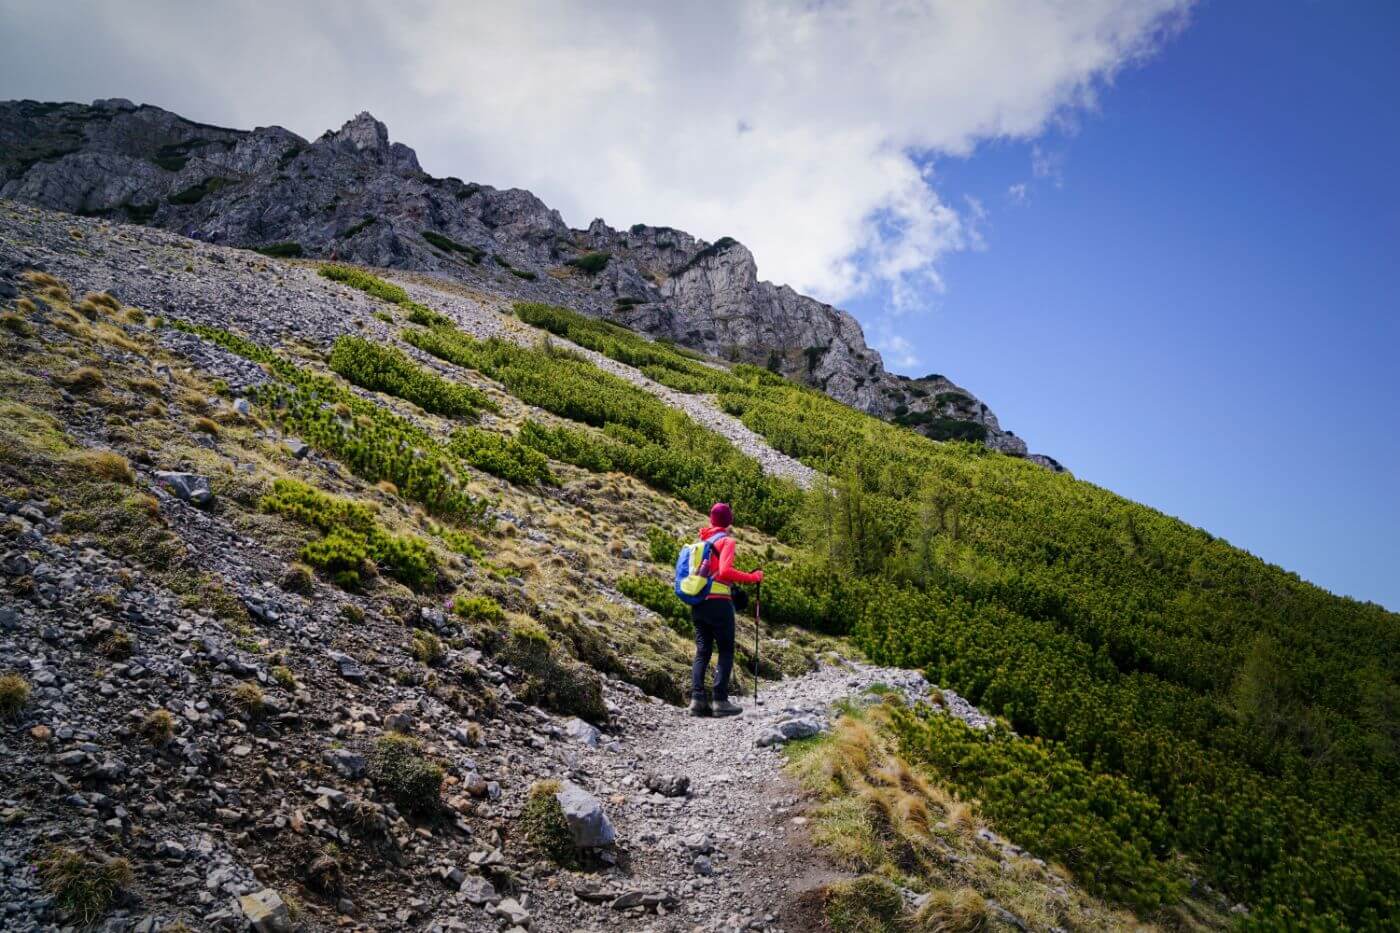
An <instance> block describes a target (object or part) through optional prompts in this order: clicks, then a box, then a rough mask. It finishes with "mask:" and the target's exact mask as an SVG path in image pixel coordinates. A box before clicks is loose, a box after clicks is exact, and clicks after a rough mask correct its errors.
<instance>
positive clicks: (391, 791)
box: [369, 732, 443, 815]
mask: <svg viewBox="0 0 1400 933" xmlns="http://www.w3.org/2000/svg"><path fill="white" fill-rule="evenodd" d="M369 776H370V780H372V781H374V783H375V786H377V787H378V788H379V789H380V790H381V791H382V792H383V793H384V794H386V795H387V796H388V797H389V799H391V800H393V801H394V803H395V804H396V805H397V806H398V808H399V809H400V810H403V811H404V812H407V813H416V814H420V815H430V814H432V813H434V812H436V811H437V809H438V807H439V806H440V805H441V794H442V778H443V771H442V768H441V767H439V766H438V764H437V763H436V762H434V761H433V760H432V759H431V758H429V757H428V756H427V755H426V754H424V752H423V746H422V743H420V742H419V741H418V740H417V739H415V738H412V737H411V736H407V735H403V734H402V733H398V732H390V733H387V734H385V735H383V736H381V737H380V738H379V741H377V742H376V743H375V746H374V751H373V753H371V755H370V763H369Z"/></svg>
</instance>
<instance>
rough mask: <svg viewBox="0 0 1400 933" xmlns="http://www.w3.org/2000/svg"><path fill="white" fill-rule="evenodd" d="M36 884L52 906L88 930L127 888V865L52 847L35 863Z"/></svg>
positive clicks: (129, 875) (127, 863)
mask: <svg viewBox="0 0 1400 933" xmlns="http://www.w3.org/2000/svg"><path fill="white" fill-rule="evenodd" d="M37 868H38V874H39V880H40V881H42V882H43V885H44V888H45V890H47V891H48V892H49V893H50V894H52V895H53V898H54V903H55V904H56V905H57V906H58V907H59V908H60V909H62V910H64V911H67V912H68V914H69V915H70V916H72V917H73V919H75V920H77V921H78V922H79V923H80V924H82V925H84V926H90V925H91V924H93V923H95V922H96V921H97V920H98V919H99V918H100V917H102V916H103V915H104V914H105V913H107V911H108V910H110V909H111V907H112V905H113V904H115V903H116V901H117V898H118V897H120V896H121V894H122V891H123V890H124V889H125V888H126V887H127V886H128V885H130V884H131V879H132V875H131V864H130V863H129V862H127V860H126V859H123V858H112V859H103V858H96V857H93V856H90V855H88V854H86V853H83V852H78V851H76V850H74V849H67V848H62V847H55V848H53V849H50V850H49V852H48V853H47V854H46V855H45V856H44V857H43V859H41V860H40V861H39V864H38V866H37Z"/></svg>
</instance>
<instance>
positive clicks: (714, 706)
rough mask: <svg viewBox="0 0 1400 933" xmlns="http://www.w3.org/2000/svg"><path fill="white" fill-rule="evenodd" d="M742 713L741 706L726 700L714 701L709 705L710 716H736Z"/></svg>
mask: <svg viewBox="0 0 1400 933" xmlns="http://www.w3.org/2000/svg"><path fill="white" fill-rule="evenodd" d="M743 711H744V708H743V707H742V706H737V705H735V704H734V703H730V702H729V701H728V700H715V701H714V702H713V703H711V704H710V715H712V716H738V715H739V714H740V713H742V712H743Z"/></svg>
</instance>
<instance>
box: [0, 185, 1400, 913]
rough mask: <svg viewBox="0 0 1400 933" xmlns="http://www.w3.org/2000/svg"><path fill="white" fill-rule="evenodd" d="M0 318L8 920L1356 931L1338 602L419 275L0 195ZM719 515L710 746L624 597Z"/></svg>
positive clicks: (1378, 813) (1364, 767)
mask: <svg viewBox="0 0 1400 933" xmlns="http://www.w3.org/2000/svg"><path fill="white" fill-rule="evenodd" d="M0 298H3V300H4V302H5V307H6V310H5V311H4V312H3V317H0V338H2V339H3V347H0V382H2V383H3V387H4V388H3V394H2V395H0V398H3V402H0V404H3V406H4V408H5V411H4V415H5V417H4V418H3V419H0V433H3V434H4V437H3V438H0V440H3V444H0V450H3V454H0V483H3V486H2V487H0V495H3V499H0V505H3V511H4V513H5V522H4V525H3V535H4V538H3V541H0V553H2V554H3V556H2V557H0V597H3V602H0V677H2V678H3V679H0V717H3V722H0V737H2V738H3V743H0V755H3V756H4V760H3V764H4V767H3V769H0V770H2V771H3V774H4V775H5V779H4V782H3V786H0V819H3V820H4V821H5V824H6V831H5V833H4V836H3V842H0V872H3V874H0V884H2V885H3V886H4V896H3V897H0V903H3V904H4V906H3V907H0V910H3V911H5V912H6V913H5V914H4V918H5V923H6V926H7V927H8V926H11V925H13V926H14V927H16V928H19V929H30V928H44V927H49V926H58V925H62V924H65V923H85V924H103V925H106V926H107V927H109V928H111V929H114V930H117V929H143V930H158V929H172V928H173V929H179V928H182V925H183V927H184V928H200V929H203V928H225V929H247V928H250V927H251V928H253V929H258V930H281V929H290V928H304V929H319V928H323V927H325V928H329V927H332V926H336V927H339V926H360V927H365V928H373V929H395V928H403V929H410V928H412V929H441V930H448V929H466V930H473V929H482V930H485V929H497V930H502V929H505V930H509V929H513V928H517V927H518V928H521V929H535V930H573V929H599V928H604V927H619V926H620V927H622V928H635V929H653V930H737V929H753V930H804V929H830V930H834V931H854V930H889V931H893V930H905V929H928V930H951V929H984V928H1007V929H1010V928H1021V929H1047V930H1048V929H1056V928H1063V929H1120V928H1133V929H1139V928H1144V927H1147V928H1152V927H1161V928H1167V929H1203V928H1219V927H1223V926H1228V925H1235V926H1242V927H1245V926H1255V927H1259V928H1272V927H1276V926H1277V925H1279V924H1286V923H1303V922H1307V923H1312V924H1315V925H1328V924H1331V925H1337V926H1340V925H1350V926H1353V927H1358V928H1364V927H1372V928H1384V927H1385V926H1386V925H1387V924H1388V923H1390V922H1391V920H1392V918H1393V916H1394V911H1393V910H1391V909H1390V907H1391V905H1392V904H1393V902H1394V897H1395V890H1396V887H1395V884H1394V872H1395V866H1396V860H1395V859H1394V857H1393V855H1394V835H1393V831H1392V829H1390V828H1389V827H1390V825H1391V823H1390V821H1391V820H1392V818H1393V815H1394V814H1393V813H1392V812H1391V811H1392V810H1393V799H1394V798H1393V795H1391V796H1387V793H1386V788H1387V787H1388V786H1389V779H1388V778H1387V777H1386V775H1387V774H1390V773H1393V770H1390V771H1388V770H1387V768H1388V763H1389V762H1393V761H1394V755H1395V749H1394V745H1393V735H1394V733H1393V730H1392V731H1391V732H1387V731H1386V729H1387V727H1388V725H1393V722H1394V714H1393V710H1394V705H1393V700H1394V697H1395V695H1396V694H1395V685H1394V674H1393V671H1394V670H1395V667H1394V666H1393V665H1390V666H1387V665H1386V663H1385V661H1386V659H1393V658H1394V657H1395V644H1394V640H1393V633H1394V631H1395V629H1394V621H1395V620H1394V617H1393V616H1389V615H1388V614H1385V613H1384V612H1383V611H1381V610H1379V609H1378V607H1367V606H1364V605H1361V604H1355V603H1351V602H1349V601H1345V600H1338V599H1336V598H1335V597H1331V596H1330V595H1329V594H1325V593H1321V592H1320V591H1317V590H1315V589H1313V588H1310V587H1308V586H1307V585H1306V584H1304V583H1302V582H1301V581H1298V580H1297V579H1296V578H1291V577H1289V576H1287V575H1284V574H1282V573H1281V572H1279V571H1277V569H1276V568H1269V567H1266V566H1265V565H1262V564H1260V563H1259V562H1258V561H1255V560H1254V559H1253V558H1250V557H1249V556H1248V555H1245V554H1243V553H1242V552H1238V551H1236V550H1234V549H1232V548H1229V547H1228V545H1226V544H1225V543H1223V542H1217V541H1214V540H1213V539H1210V538H1209V536H1206V535H1204V533H1202V532H1199V531H1197V530H1195V529H1187V528H1185V526H1181V525H1180V524H1179V523H1175V522H1173V521H1172V520H1170V519H1168V518H1166V517H1165V516H1160V515H1158V514H1157V513H1152V512H1150V510H1146V509H1143V508H1142V507H1140V506H1136V505H1134V504H1132V503H1126V502H1124V501H1123V500H1120V499H1117V498H1116V497H1112V496H1111V495H1109V494H1107V493H1104V492H1103V491H1101V490H1097V489H1095V488H1094V487H1090V486H1088V485H1087V484H1082V483H1078V482H1076V481H1074V480H1073V479H1072V478H1070V477H1068V476H1064V475H1056V474H1053V473H1051V472H1048V471H1045V470H1041V469H1038V468H1036V467H1035V466H1032V465H1030V464H1027V463H1025V462H1024V461H1023V460H1019V459H1016V458H1011V457H1006V456H1003V455H1001V454H998V453H993V452H988V451H987V450H986V449H985V448H984V447H982V446H979V445H973V444H960V443H950V444H939V443H935V442H933V441H930V440H928V439H927V438H924V437H922V436H920V435H918V434H916V433H915V432H913V431H910V430H907V429H905V428H900V427H897V426H892V425H889V424H886V423H883V422H880V421H878V420H875V419H873V418H870V417H869V416H867V415H864V414H861V413H858V412H856V411H854V410H852V409H850V408H847V407H845V406H842V405H840V404H839V403H837V402H834V401H832V400H831V399H830V398H829V397H828V396H826V395H824V394H822V393H821V392H818V391H816V390H814V389H812V388H811V387H806V386H802V385H799V384H796V383H793V382H791V381H788V380H786V379H783V378H781V377H779V376H777V375H776V374H774V373H772V372H771V371H769V370H767V369H764V368H762V367H754V366H746V365H743V364H738V365H735V364H731V363H728V362H722V361H720V360H716V359H714V358H707V357H704V356H703V355H698V354H694V353H691V352H688V351H682V350H679V349H677V348H675V347H672V346H668V345H665V344H659V343H654V342H652V341H649V340H646V339H644V338H642V337H640V336H638V335H636V334H634V333H632V332H630V331H628V330H626V329H625V328H621V327H617V326H615V325H611V324H607V323H605V322H600V321H598V320H596V319H594V318H590V317H588V316H585V315H580V314H577V313H574V312H573V311H570V310H568V309H565V308H562V307H558V306H555V305H546V304H542V303H539V302H520V301H516V300H514V296H511V295H508V294H507V295H502V294H500V293H496V292H492V291H489V290H487V289H484V288H482V287H478V286H473V285H468V284H464V283H463V282H461V281H458V280H453V279H442V278H437V277H433V276H429V275H425V274H419V273H402V272H391V271H387V270H372V269H365V268H361V267H356V266H349V265H346V264H344V263H337V264H326V263H320V262H312V261H306V260H298V259H279V258H272V257H265V256H260V255H257V254H254V253H249V252H247V251H242V250H235V249H228V248H224V247H218V246H212V245H209V244H205V243H200V242H197V241H192V240H188V239H185V238H182V237H179V236H177V235H173V234H170V233H167V232H164V231H160V230H154V229H150V228H142V227H134V226H126V225H122V224H114V223H111V222H110V221H106V220H102V219H94V218H77V217H73V216H69V215H62V214H58V213H52V212H48V211H44V210H40V209H36V208H33V207H29V206H25V205H21V204H18V203H14V202H0ZM717 498H722V499H727V500H729V501H732V502H734V503H735V505H736V510H737V512H738V514H739V515H740V516H741V518H742V519H743V520H744V523H745V524H744V527H742V528H740V529H739V534H740V536H741V538H742V540H743V547H742V550H741V556H742V558H743V559H744V562H745V563H746V565H748V566H754V565H757V564H760V563H761V564H762V565H763V566H764V567H765V570H766V571H767V572H768V574H769V577H768V580H767V581H766V585H765V588H764V621H765V632H764V634H765V636H766V637H765V638H764V641H763V643H762V645H761V648H760V651H759V652H758V657H757V658H755V656H754V654H753V652H752V650H751V643H749V642H748V635H749V634H751V633H752V629H751V628H749V627H748V626H749V625H750V623H751V619H743V620H741V629H742V630H743V631H744V632H745V633H746V635H745V637H744V638H741V640H740V641H741V645H740V655H739V670H737V671H736V681H737V683H736V691H742V692H743V693H745V694H747V693H748V692H749V691H750V690H751V689H752V686H753V681H752V672H753V670H754V669H755V668H757V670H758V671H759V673H761V674H762V675H763V677H764V678H765V683H766V686H765V691H766V695H767V703H766V704H765V705H763V706H761V707H760V706H753V707H751V709H750V710H749V711H748V712H747V713H746V714H745V715H744V716H742V717H738V718H737V719H734V720H724V721H710V720H699V719H692V718H689V717H687V716H685V715H684V713H683V711H682V709H681V708H680V707H679V705H678V704H679V703H680V702H681V701H682V700H683V699H684V691H685V686H686V683H687V678H688V666H689V656H690V655H689V652H690V648H689V643H688V634H689V628H688V620H687V618H686V616H685V613H684V612H683V611H682V607H681V606H680V605H679V603H678V602H677V601H676V600H675V599H674V597H673V596H671V594H670V591H669V585H668V583H667V577H668V573H669V564H670V562H671V561H672V559H673V557H674V554H675V548H676V547H677V545H678V543H679V542H680V541H681V540H684V539H687V538H688V537H689V536H690V535H693V533H694V529H695V528H696V527H698V526H699V525H700V524H702V523H703V521H704V514H703V513H704V509H705V508H706V507H707V506H708V504H709V502H710V501H713V500H714V499H717ZM1128 607H1136V612H1129V611H1126V610H1127V608H1128ZM1243 618H1248V619H1250V620H1252V624H1251V626H1249V627H1248V628H1246V627H1245V626H1243V625H1242V624H1240V622H1239V620H1240V619H1243ZM1322 622H1325V623H1326V626H1325V627H1319V623H1322ZM1207 644H1208V645H1209V647H1208V648H1207V647H1205V646H1206V645H1207ZM1301 646H1306V647H1301ZM1363 652H1364V653H1363ZM1358 656H1367V657H1375V658H1377V659H1378V660H1377V661H1376V663H1375V664H1374V665H1359V666H1358V665H1356V664H1355V663H1354V660H1353V659H1354V658H1355V657H1358ZM873 665H883V666H873ZM920 672H924V673H920ZM925 674H927V676H928V678H929V679H932V680H935V681H937V683H938V684H940V685H941V687H938V688H936V687H934V686H933V685H932V684H930V683H929V680H928V679H925ZM1319 684H1323V686H1318V685H1319ZM1347 698H1349V699H1350V701H1351V702H1350V703H1349V704H1348V703H1347V702H1345V701H1346V699H1347ZM979 706H980V707H981V708H980V709H979ZM1387 735H1389V736H1390V739H1387ZM1388 741H1389V742H1390V744H1387V742H1388ZM1163 761H1171V762H1172V768H1170V769H1168V768H1164V767H1162V766H1161V764H1160V763H1161V762H1163ZM1343 785H1344V786H1346V787H1347V788H1348V789H1349V793H1350V796H1349V797H1347V798H1346V800H1347V807H1348V808H1350V810H1346V809H1342V808H1341V806H1340V801H1341V800H1342V797H1341V795H1338V794H1336V793H1335V790H1336V788H1337V787H1338V786H1343ZM1359 813H1364V814H1368V815H1369V816H1368V817H1367V819H1368V820H1369V821H1370V822H1369V823H1367V824H1365V825H1361V824H1356V823H1352V822H1348V820H1351V819H1357V818H1358V817H1356V814H1359ZM1280 815H1281V816H1283V817H1285V818H1286V822H1282V823H1281V822H1278V821H1277V820H1276V817H1277V816H1280Z"/></svg>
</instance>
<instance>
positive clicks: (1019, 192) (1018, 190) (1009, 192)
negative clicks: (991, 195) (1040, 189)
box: [1006, 181, 1027, 204]
mask: <svg viewBox="0 0 1400 933" xmlns="http://www.w3.org/2000/svg"><path fill="white" fill-rule="evenodd" d="M1026 196H1027V191H1026V183H1025V182H1023V181H1018V182H1017V183H1016V184H1014V185H1012V186H1010V187H1009V188H1007V189H1006V199H1007V200H1008V201H1010V202H1011V203H1012V204H1024V203H1026Z"/></svg>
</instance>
